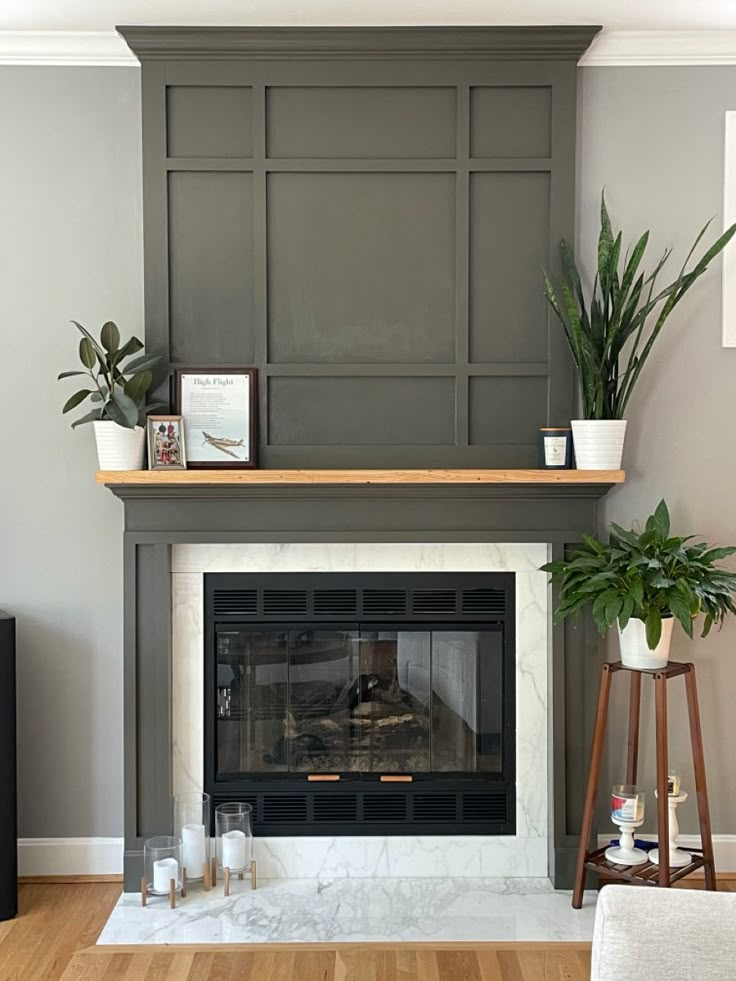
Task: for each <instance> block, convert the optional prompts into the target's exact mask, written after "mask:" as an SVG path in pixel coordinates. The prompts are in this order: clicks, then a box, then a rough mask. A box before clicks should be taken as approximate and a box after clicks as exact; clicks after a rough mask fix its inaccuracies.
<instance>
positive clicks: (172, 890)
mask: <svg viewBox="0 0 736 981" xmlns="http://www.w3.org/2000/svg"><path fill="white" fill-rule="evenodd" d="M181 894H182V896H186V894H187V870H186V869H182V879H181ZM147 905H148V886H147V885H146V879H145V876H141V906H147ZM169 906H170V907H171V909H176V879H169Z"/></svg>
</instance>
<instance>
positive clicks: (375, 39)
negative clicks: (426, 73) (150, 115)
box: [118, 26, 600, 62]
mask: <svg viewBox="0 0 736 981" xmlns="http://www.w3.org/2000/svg"><path fill="white" fill-rule="evenodd" d="M599 30H600V28H599V27H588V26H575V27H562V26H559V27H558V26H551V27H544V26H539V27H118V32H119V33H120V34H122V36H123V37H124V38H125V40H126V41H127V42H128V45H129V46H130V47H131V48H132V50H133V51H134V52H135V53H136V55H138V57H139V59H140V60H141V61H147V60H156V61H159V60H166V61H171V60H177V59H184V60H187V61H190V60H200V59H206V60H213V59H218V58H228V59H231V60H232V59H247V60H249V61H252V60H254V59H268V60H271V59H288V60H289V61H292V60H294V59H297V60H309V59H313V58H319V59H320V60H325V59H335V60H344V59H346V58H349V59H351V60H358V59H364V58H367V59H375V58H378V59H381V60H386V59H401V60H402V61H406V60H419V59H430V60H432V61H436V60H444V59H456V58H462V59H463V60H469V59H471V60H485V59H493V60H508V61H519V60H532V59H533V60H537V59H541V60H543V61H574V62H577V61H578V59H579V58H580V56H581V55H582V54H583V52H584V51H585V50H586V49H587V48H588V46H589V45H590V42H591V41H592V40H593V38H594V37H595V35H596V34H597V33H598V31H599Z"/></svg>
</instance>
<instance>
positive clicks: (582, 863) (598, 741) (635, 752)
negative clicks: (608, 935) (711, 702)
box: [572, 661, 716, 909]
mask: <svg viewBox="0 0 736 981" xmlns="http://www.w3.org/2000/svg"><path fill="white" fill-rule="evenodd" d="M619 671H628V672H629V674H630V675H631V687H630V696H629V737H628V759H627V765H626V781H625V782H626V783H630V784H635V783H636V776H637V771H638V763H639V709H640V705H641V679H642V675H651V676H652V677H653V678H654V694H655V705H656V750H657V836H658V839H659V848H660V858H662V859H664V857H665V856H669V807H668V800H667V775H668V767H667V682H668V681H669V680H670V679H671V678H676V677H678V676H679V675H684V678H685V690H686V693H687V711H688V716H689V720H690V742H691V745H692V754H693V767H694V770H695V791H696V794H697V800H698V818H699V822H700V837H701V846H702V847H701V848H700V849H695V848H682V846H680V850H681V851H686V852H689V853H690V856H691V858H692V861H690V862H689V863H688V864H687V865H685V866H682V867H679V868H670V865H669V862H667V861H662V863H661V864H660V865H654V863H652V862H649V861H647V862H646V863H644V864H643V865H614V864H613V863H612V862H609V861H607V859H606V856H605V852H606V849H605V848H597V849H595V850H594V851H589V850H588V843H589V841H590V836H591V832H592V830H593V817H594V812H595V802H596V797H597V794H598V782H599V779H600V772H601V760H602V757H603V746H604V742H605V736H606V722H607V718H608V702H609V697H610V694H611V680H612V678H613V675H614V674H616V673H617V672H619ZM701 868H702V869H703V871H704V873H705V888H706V889H710V890H715V888H716V870H715V865H714V862H713V841H712V838H711V830H710V814H709V811H708V792H707V790H706V785H705V762H704V760H703V739H702V736H701V733H700V710H699V708H698V691H697V687H696V684H695V665H693V664H691V663H689V662H688V663H678V662H676V661H672V662H670V663H669V664H668V665H667V667H666V668H658V669H655V670H649V671H636V670H633V669H631V668H627V667H625V666H624V665H623V664H622V663H621V662H620V661H615V662H614V663H613V664H604V665H603V670H602V674H601V686H600V691H599V694H598V711H597V715H596V720H595V729H594V732H593V751H592V754H591V759H590V770H589V772H588V789H587V791H586V794H585V807H584V810H583V827H582V830H581V834H580V848H579V850H578V861H577V869H576V872H575V889H574V891H573V895H572V905H573V908H574V909H580V907H581V906H582V904H583V889H584V887H585V876H586V872H588V871H591V872H596V873H597V874H598V875H599V876H604V877H606V878H611V879H619V880H624V881H625V882H631V883H634V884H637V885H645V886H669V885H671V884H672V883H673V882H676V881H677V880H678V879H683V878H684V877H685V876H686V875H690V873H691V872H695V871H696V869H701Z"/></svg>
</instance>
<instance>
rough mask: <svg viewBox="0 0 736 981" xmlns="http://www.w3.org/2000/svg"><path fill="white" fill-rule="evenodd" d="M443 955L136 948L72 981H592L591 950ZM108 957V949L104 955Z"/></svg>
mask: <svg viewBox="0 0 736 981" xmlns="http://www.w3.org/2000/svg"><path fill="white" fill-rule="evenodd" d="M530 946H531V945H528V944H525V945H519V946H517V947H500V946H498V945H493V946H491V945H490V944H486V945H480V946H474V947H471V946H467V947H453V946H452V945H447V946H444V947H441V948H432V947H431V945H425V946H423V947H419V948H418V947H411V946H408V945H402V946H400V947H392V948H386V947H382V946H373V945H371V946H357V945H349V946H341V947H338V948H329V947H321V948H319V949H309V948H304V947H301V946H297V947H296V949H294V948H292V947H289V948H288V949H286V948H284V947H281V948H279V949H277V950H273V949H269V950H266V949H261V950H257V951H255V952H253V953H243V949H242V947H241V948H238V949H234V948H230V949H228V948H225V949H223V948H222V947H221V946H219V947H218V948H217V949H201V948H199V949H197V950H196V951H193V950H188V949H186V948H184V947H180V948H178V949H177V948H173V949H172V948H160V947H159V948H151V947H148V948H139V949H138V951H132V950H131V949H130V948H126V949H125V950H121V949H120V948H117V949H116V950H115V952H111V953H99V952H98V951H82V952H81V953H78V954H75V956H74V958H73V960H72V962H71V964H70V965H69V967H68V968H67V970H66V973H65V974H64V981H113V979H115V981H118V979H125V981H132V979H136V981H138V979H140V981H587V979H588V978H589V976H590V951H589V949H587V947H586V945H584V944H575V945H564V944H558V945H556V946H555V948H554V949H552V948H550V947H547V948H544V949H529V948H530ZM102 949H103V950H104V948H102Z"/></svg>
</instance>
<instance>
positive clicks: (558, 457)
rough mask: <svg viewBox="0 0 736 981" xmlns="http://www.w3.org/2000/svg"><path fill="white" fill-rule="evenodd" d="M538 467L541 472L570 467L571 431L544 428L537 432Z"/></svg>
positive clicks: (559, 428)
mask: <svg viewBox="0 0 736 981" xmlns="http://www.w3.org/2000/svg"><path fill="white" fill-rule="evenodd" d="M539 466H540V467H541V468H542V469H543V470H569V469H570V468H571V467H572V430H571V429H565V428H563V427H555V428H552V427H549V426H548V427H545V428H542V429H540V430H539Z"/></svg>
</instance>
